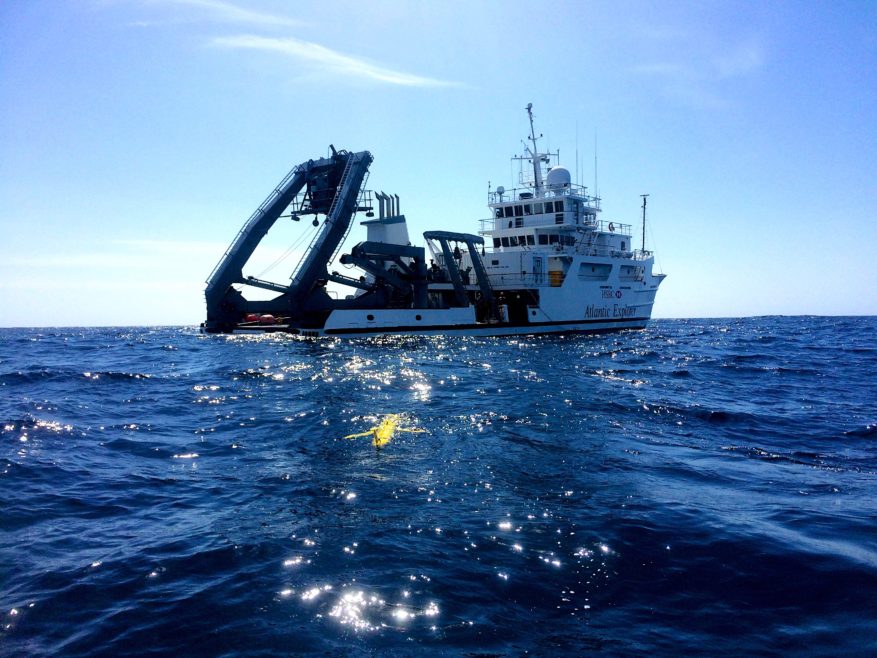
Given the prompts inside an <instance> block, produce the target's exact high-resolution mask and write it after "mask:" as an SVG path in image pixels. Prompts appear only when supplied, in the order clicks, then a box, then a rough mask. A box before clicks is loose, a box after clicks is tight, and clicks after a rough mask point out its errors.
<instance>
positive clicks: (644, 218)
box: [640, 194, 649, 253]
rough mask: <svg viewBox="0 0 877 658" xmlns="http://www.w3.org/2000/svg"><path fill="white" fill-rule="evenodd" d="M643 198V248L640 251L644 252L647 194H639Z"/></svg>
mask: <svg viewBox="0 0 877 658" xmlns="http://www.w3.org/2000/svg"><path fill="white" fill-rule="evenodd" d="M640 196H641V197H642V198H643V248H642V251H643V253H645V250H646V202H647V201H648V198H649V195H648V194H640Z"/></svg>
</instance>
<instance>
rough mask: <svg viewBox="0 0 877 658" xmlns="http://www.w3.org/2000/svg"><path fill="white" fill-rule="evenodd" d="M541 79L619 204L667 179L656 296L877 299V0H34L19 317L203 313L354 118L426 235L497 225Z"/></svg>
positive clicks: (272, 246)
mask: <svg viewBox="0 0 877 658" xmlns="http://www.w3.org/2000/svg"><path fill="white" fill-rule="evenodd" d="M527 103H533V107H534V115H535V121H536V125H537V131H539V132H541V133H543V134H544V136H545V138H544V140H543V141H542V145H543V146H544V147H548V148H551V149H552V150H554V149H559V150H560V156H561V161H562V162H563V164H564V165H565V166H567V167H568V168H569V169H570V170H571V171H572V172H573V176H574V177H575V178H576V180H579V181H581V182H582V183H583V184H585V185H588V186H589V189H590V191H592V192H593V191H594V190H595V189H596V191H597V192H598V193H599V195H600V196H601V197H602V208H603V214H602V219H605V220H613V221H615V222H618V223H625V224H631V225H633V230H634V233H635V234H637V235H638V232H639V230H640V229H639V226H640V224H639V222H640V204H641V199H640V196H639V195H640V194H646V193H648V194H649V195H650V196H649V205H648V211H649V212H648V224H647V248H649V249H653V250H654V251H655V252H656V257H657V267H656V269H657V270H659V271H663V272H665V273H666V274H667V275H668V276H667V278H666V280H665V282H664V283H663V285H662V287H661V289H660V291H659V293H658V298H657V302H656V304H655V309H654V317H670V318H682V317H732V316H751V315H776V314H782V315H800V314H806V315H862V314H867V315H874V314H877V257H875V256H874V255H873V254H872V253H871V252H869V251H868V249H869V248H870V247H873V246H875V245H877V222H875V208H877V156H875V153H877V3H875V2H872V1H865V0H862V1H859V2H844V1H837V2H783V1H781V0H776V1H772V2H767V3H756V2H733V1H730V0H729V1H725V2H711V1H700V2H673V1H670V0H668V1H661V2H646V1H638V2H625V1H620V2H619V1H614V2H587V1H584V0H580V1H576V2H564V1H562V0H558V1H556V2H551V3H538V2H532V1H530V2H517V1H514V0H509V1H504V2H487V1H484V2H459V1H443V2H413V1H412V2H388V1H381V0H375V1H372V2H367V3H364V2H361V1H360V0H354V1H349V2H348V1H345V0H338V1H332V2H310V3H304V2H286V1H282V0H276V1H274V0H261V1H258V2H256V1H254V2H246V3H245V2H243V1H241V0H78V1H68V2H58V1H55V0H51V1H43V0H29V1H23V0H9V1H7V2H2V3H0V245H2V255H3V256H2V259H0V308H2V312H0V313H2V314H0V326H5V327H14V326H108V325H194V324H197V323H199V322H201V321H202V320H203V319H204V315H205V309H204V296H203V292H204V281H205V279H206V278H207V276H208V275H209V273H210V271H211V270H212V269H213V266H214V265H215V264H216V262H217V261H218V260H219V258H220V257H221V256H222V254H223V252H224V251H225V249H226V247H227V246H228V244H229V243H230V242H231V240H232V239H233V238H234V237H235V235H236V233H237V232H238V230H239V229H240V227H241V226H242V225H243V223H244V222H245V221H246V219H247V218H248V217H249V216H250V215H251V213H252V212H253V211H254V210H255V209H256V207H258V205H259V204H260V203H261V202H262V200H263V199H264V198H265V197H266V196H267V195H268V194H269V193H270V192H271V190H272V189H273V188H274V186H275V185H276V184H277V183H278V182H279V181H280V180H281V179H282V178H283V176H284V175H285V174H286V172H287V171H289V169H291V168H292V167H293V166H295V165H296V164H298V163H300V162H303V161H306V160H308V159H310V158H316V157H322V156H324V155H325V154H326V153H327V152H328V147H329V144H334V145H335V147H337V148H339V149H340V148H344V149H348V150H351V151H360V150H369V151H371V153H372V154H373V156H374V163H373V165H372V167H371V175H370V178H369V181H368V187H369V188H370V189H376V190H384V191H386V192H390V193H395V194H398V195H399V197H400V199H401V210H402V212H403V213H404V214H405V215H406V217H407V219H408V224H409V231H410V234H411V236H412V238H413V241H414V242H415V243H416V244H417V243H421V244H422V241H420V240H419V238H420V236H421V234H422V233H423V231H426V230H432V229H444V230H454V231H464V232H471V233H474V232H477V230H478V229H479V228H480V226H479V223H478V220H480V219H483V218H486V217H488V209H487V207H486V203H487V200H488V199H487V190H488V185H492V186H493V187H494V188H495V187H496V186H498V185H504V186H506V187H512V186H513V185H514V184H515V182H516V180H515V179H516V176H517V170H516V169H514V168H513V167H512V166H511V163H510V157H511V156H512V155H515V154H518V153H520V152H521V151H522V148H523V147H522V140H523V139H524V138H525V136H526V135H527V132H528V129H529V126H528V124H527V116H526V111H525V109H524V108H525V107H526V105H527ZM595 162H596V171H595ZM595 180H596V188H595V187H594V185H595ZM303 224H304V225H303ZM308 228H309V227H308V225H307V224H306V223H305V222H302V223H301V224H293V223H291V222H287V223H286V224H284V225H283V226H279V225H278V227H277V228H276V229H275V231H272V233H271V234H269V236H270V240H269V241H268V242H266V243H265V244H264V245H263V247H260V250H259V252H257V254H256V256H255V257H254V261H255V262H254V263H253V264H252V265H251V266H250V267H252V268H254V269H248V270H245V272H246V273H248V274H250V273H252V274H256V275H258V274H263V270H264V267H263V266H265V265H267V264H269V263H270V262H271V261H273V260H275V258H276V257H277V256H278V255H280V254H282V252H284V250H286V248H287V247H289V246H290V245H291V244H293V243H295V241H296V240H298V239H300V238H301V234H302V232H303V231H306V230H307V229H308ZM364 237H365V232H364V229H363V228H361V227H359V226H357V227H355V228H354V230H353V231H352V233H351V236H350V238H349V240H350V241H351V242H350V243H351V244H352V243H353V242H354V241H358V240H362V239H364ZM862 249H865V251H862ZM296 262H297V261H296V260H295V254H293V257H292V258H291V259H287V260H285V261H282V262H281V263H280V264H279V265H278V266H276V267H275V268H274V269H273V270H268V272H267V273H265V275H264V276H265V278H268V279H272V280H274V281H278V282H284V281H288V278H289V274H290V273H291V271H292V269H293V267H294V266H295V264H296Z"/></svg>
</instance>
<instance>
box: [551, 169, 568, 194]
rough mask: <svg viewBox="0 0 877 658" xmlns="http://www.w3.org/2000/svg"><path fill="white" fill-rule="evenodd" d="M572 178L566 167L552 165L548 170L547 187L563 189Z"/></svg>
mask: <svg viewBox="0 0 877 658" xmlns="http://www.w3.org/2000/svg"><path fill="white" fill-rule="evenodd" d="M571 182H572V178H571V177H570V175H569V169H567V168H566V167H552V168H551V169H549V170H548V189H550V190H563V189H565V188H568V187H569V186H570V183H571Z"/></svg>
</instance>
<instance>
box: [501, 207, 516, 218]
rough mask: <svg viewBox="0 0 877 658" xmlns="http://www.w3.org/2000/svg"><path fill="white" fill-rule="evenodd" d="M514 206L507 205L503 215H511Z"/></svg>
mask: <svg viewBox="0 0 877 658" xmlns="http://www.w3.org/2000/svg"><path fill="white" fill-rule="evenodd" d="M512 211H513V208H512V207H511V206H506V207H505V208H503V209H502V214H503V217H511V216H512Z"/></svg>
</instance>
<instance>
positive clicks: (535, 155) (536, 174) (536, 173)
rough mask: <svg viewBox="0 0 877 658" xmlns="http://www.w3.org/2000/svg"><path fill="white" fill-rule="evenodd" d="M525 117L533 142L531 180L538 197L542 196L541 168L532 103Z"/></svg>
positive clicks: (528, 106) (540, 134)
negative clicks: (533, 181)
mask: <svg viewBox="0 0 877 658" xmlns="http://www.w3.org/2000/svg"><path fill="white" fill-rule="evenodd" d="M527 115H528V116H529V117H530V141H532V142H533V149H532V150H531V151H530V157H531V161H532V162H533V178H534V180H535V181H536V185H535V188H536V196H537V197H540V196H542V195H541V192H542V166H541V164H540V160H539V149H537V148H536V130H535V128H533V103H527ZM539 137H542V133H539Z"/></svg>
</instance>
